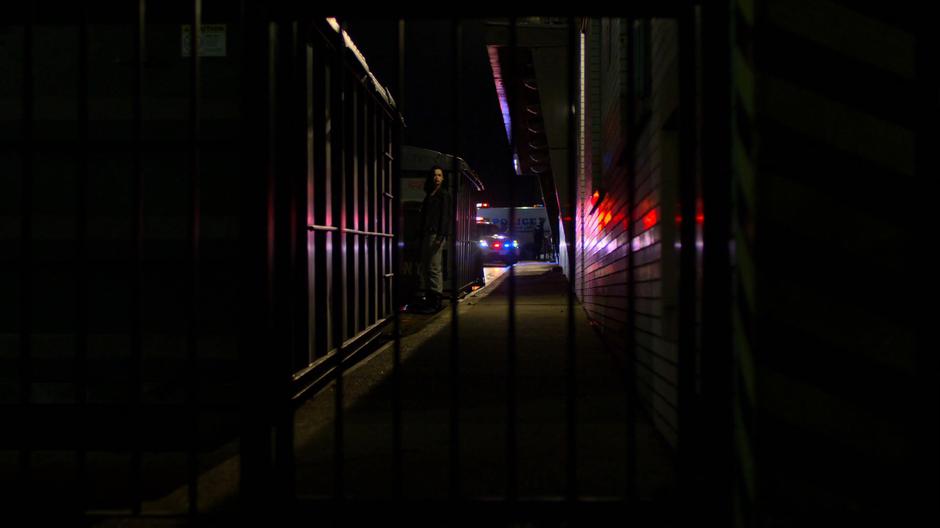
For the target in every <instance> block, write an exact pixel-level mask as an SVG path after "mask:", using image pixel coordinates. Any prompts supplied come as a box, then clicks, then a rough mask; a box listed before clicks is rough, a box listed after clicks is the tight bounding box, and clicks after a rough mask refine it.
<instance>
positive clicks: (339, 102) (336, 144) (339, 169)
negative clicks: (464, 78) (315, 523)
mask: <svg viewBox="0 0 940 528" xmlns="http://www.w3.org/2000/svg"><path fill="white" fill-rule="evenodd" d="M345 32H346V21H345V20H342V19H341V20H340V31H339V41H338V48H337V52H336V55H335V56H336V67H335V68H334V69H333V76H332V80H333V88H334V90H333V94H334V97H333V101H331V103H332V104H334V105H335V106H336V107H338V112H336V113H335V114H334V119H333V121H332V126H333V132H332V140H331V146H332V147H333V149H334V150H333V152H334V153H335V155H334V156H333V167H332V174H331V175H330V177H331V178H332V180H333V185H332V187H331V189H330V192H331V195H332V196H331V198H332V200H333V222H332V223H334V224H336V225H337V227H338V228H339V230H338V231H337V233H336V235H335V236H334V238H333V244H334V247H333V342H334V343H335V344H336V356H335V357H336V368H335V369H333V373H334V391H335V392H334V397H335V398H334V413H335V417H334V428H333V433H334V449H333V496H334V499H335V500H336V501H337V502H342V501H343V498H344V495H345V490H344V484H345V483H344V480H343V473H344V463H345V460H344V450H343V432H344V423H343V355H344V353H345V350H344V349H343V342H344V340H345V332H346V329H345V327H346V325H345V324H344V323H345V321H344V320H345V318H346V310H345V309H346V271H347V270H346V262H347V259H346V248H347V241H346V225H347V214H348V213H349V211H348V208H347V207H346V196H345V193H346V192H347V189H346V173H347V171H348V170H349V166H348V165H347V163H346V161H347V160H346V151H347V149H348V148H349V145H347V141H346V139H347V134H346V125H347V123H346V119H347V112H346V105H347V103H348V101H349V97H348V94H347V93H346V91H347V86H348V82H347V76H348V75H349V73H348V72H347V71H346V67H345V61H346V60H347V57H348V53H349V51H348V49H347V47H346V39H345V38H344V35H345ZM337 215H338V216H337ZM336 245H338V246H339V247H335V246H336Z"/></svg>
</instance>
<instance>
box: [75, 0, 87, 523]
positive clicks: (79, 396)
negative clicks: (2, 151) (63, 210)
mask: <svg viewBox="0 0 940 528" xmlns="http://www.w3.org/2000/svg"><path fill="white" fill-rule="evenodd" d="M78 10H79V24H78V87H77V88H78V89H77V92H78V97H77V100H76V103H77V115H78V151H77V158H76V160H75V162H76V165H77V171H76V183H77V185H76V189H75V190H76V193H75V194H76V201H77V203H76V211H75V266H74V269H73V273H74V277H75V334H74V335H75V401H76V403H77V404H78V414H79V416H82V417H83V418H84V417H85V416H86V413H85V411H86V403H87V395H88V315H87V314H88V262H87V261H88V255H87V251H88V250H87V245H88V241H87V230H88V146H89V145H88V6H87V5H86V2H85V1H84V0H82V1H81V2H79V5H78ZM77 439H78V443H77V445H76V446H75V448H76V450H75V458H76V460H75V461H76V466H77V473H78V475H77V476H78V480H77V482H78V486H79V489H78V490H77V495H78V496H77V500H78V505H79V508H80V509H81V511H85V510H86V509H87V508H88V500H89V496H88V486H87V485H86V484H87V480H88V445H87V443H88V442H87V437H86V434H85V432H84V431H82V434H80V435H79V436H78V437H77Z"/></svg>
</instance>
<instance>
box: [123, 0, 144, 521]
mask: <svg viewBox="0 0 940 528" xmlns="http://www.w3.org/2000/svg"><path fill="white" fill-rule="evenodd" d="M146 21H147V0H138V2H137V26H136V34H135V36H136V37H137V38H136V42H135V46H136V49H135V51H136V56H137V62H136V72H135V73H136V75H135V77H134V161H133V164H134V174H133V177H132V182H133V183H132V185H133V189H134V190H133V193H134V218H133V220H132V222H133V226H134V228H133V229H134V274H133V278H132V282H131V287H130V290H131V291H130V293H131V306H130V310H129V312H130V318H131V365H130V372H129V376H128V380H129V382H130V390H131V391H132V392H131V394H130V402H129V403H130V405H129V407H130V411H131V412H130V413H129V415H130V416H131V417H132V418H131V420H132V424H133V426H132V434H133V437H132V438H133V450H132V451H131V512H132V513H133V515H135V516H136V515H140V510H141V502H142V494H143V491H142V489H141V482H142V477H141V472H142V466H143V460H142V459H143V447H142V433H141V427H140V424H141V413H142V411H143V409H142V407H141V393H142V387H141V382H142V379H141V369H142V365H141V358H142V340H141V332H142V328H141V295H142V291H141V285H142V284H143V257H144V251H143V249H144V200H143V196H144V194H143V168H142V162H141V151H142V149H143V114H144V112H143V107H144V104H143V99H144V94H143V88H144V58H145V57H146V56H147V48H146V45H147V37H146Z"/></svg>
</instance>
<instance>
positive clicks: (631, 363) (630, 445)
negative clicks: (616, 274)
mask: <svg viewBox="0 0 940 528" xmlns="http://www.w3.org/2000/svg"><path fill="white" fill-rule="evenodd" d="M633 23H634V19H633V18H627V19H626V23H625V26H626V27H625V30H626V41H627V42H633V31H634V30H633ZM626 62H627V71H626V83H625V84H626V98H625V104H624V105H623V107H624V108H625V109H626V111H625V112H624V121H625V123H624V127H623V130H625V131H626V138H625V140H626V141H625V142H626V145H625V147H624V152H625V156H624V163H625V164H626V167H627V171H626V185H627V193H626V194H627V267H626V270H625V272H626V276H627V280H626V282H627V316H626V332H627V335H626V339H625V340H624V345H625V350H624V387H625V389H624V390H625V396H626V398H625V402H624V403H625V408H626V420H627V427H629V428H630V429H629V430H628V431H627V435H626V445H625V446H624V449H625V453H626V461H627V463H626V468H625V469H626V475H625V477H626V485H627V486H626V493H625V497H624V500H625V501H627V502H632V501H633V500H635V498H636V493H637V442H638V441H639V434H638V431H637V416H638V415H637V410H638V407H637V397H638V394H637V385H636V384H637V380H636V376H637V372H636V275H635V273H634V268H635V266H636V251H635V250H634V248H633V237H634V234H635V232H636V220H634V214H635V213H636V196H635V192H636V190H635V189H636V141H637V133H636V127H634V126H633V124H634V123H635V122H636V105H635V104H633V100H634V97H635V94H636V85H635V83H634V78H635V77H634V76H635V72H634V68H635V67H636V64H635V62H634V61H632V60H627V61H626Z"/></svg>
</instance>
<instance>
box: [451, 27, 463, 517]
mask: <svg viewBox="0 0 940 528" xmlns="http://www.w3.org/2000/svg"><path fill="white" fill-rule="evenodd" d="M452 30H453V41H452V42H451V53H452V58H453V61H454V62H453V70H451V83H452V86H453V92H452V94H451V95H452V97H451V105H452V111H453V125H452V126H453V128H452V136H451V138H452V142H453V143H452V144H453V148H452V150H451V153H452V156H451V178H450V191H451V207H452V209H451V211H450V215H451V236H450V255H449V257H450V258H449V259H448V260H449V261H450V262H449V263H448V264H449V266H450V314H451V320H450V487H449V489H450V498H451V500H458V499H459V498H460V376H459V369H460V339H459V332H460V329H459V324H458V323H459V321H458V320H457V288H459V282H460V281H459V280H458V275H459V274H458V273H457V207H458V205H457V193H458V191H459V190H460V178H461V174H460V167H459V165H458V162H457V159H458V158H457V156H458V154H459V152H460V66H461V53H460V52H461V49H460V46H461V39H462V37H463V35H462V33H461V26H460V20H459V19H456V18H455V19H454V20H453V26H452Z"/></svg>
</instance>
